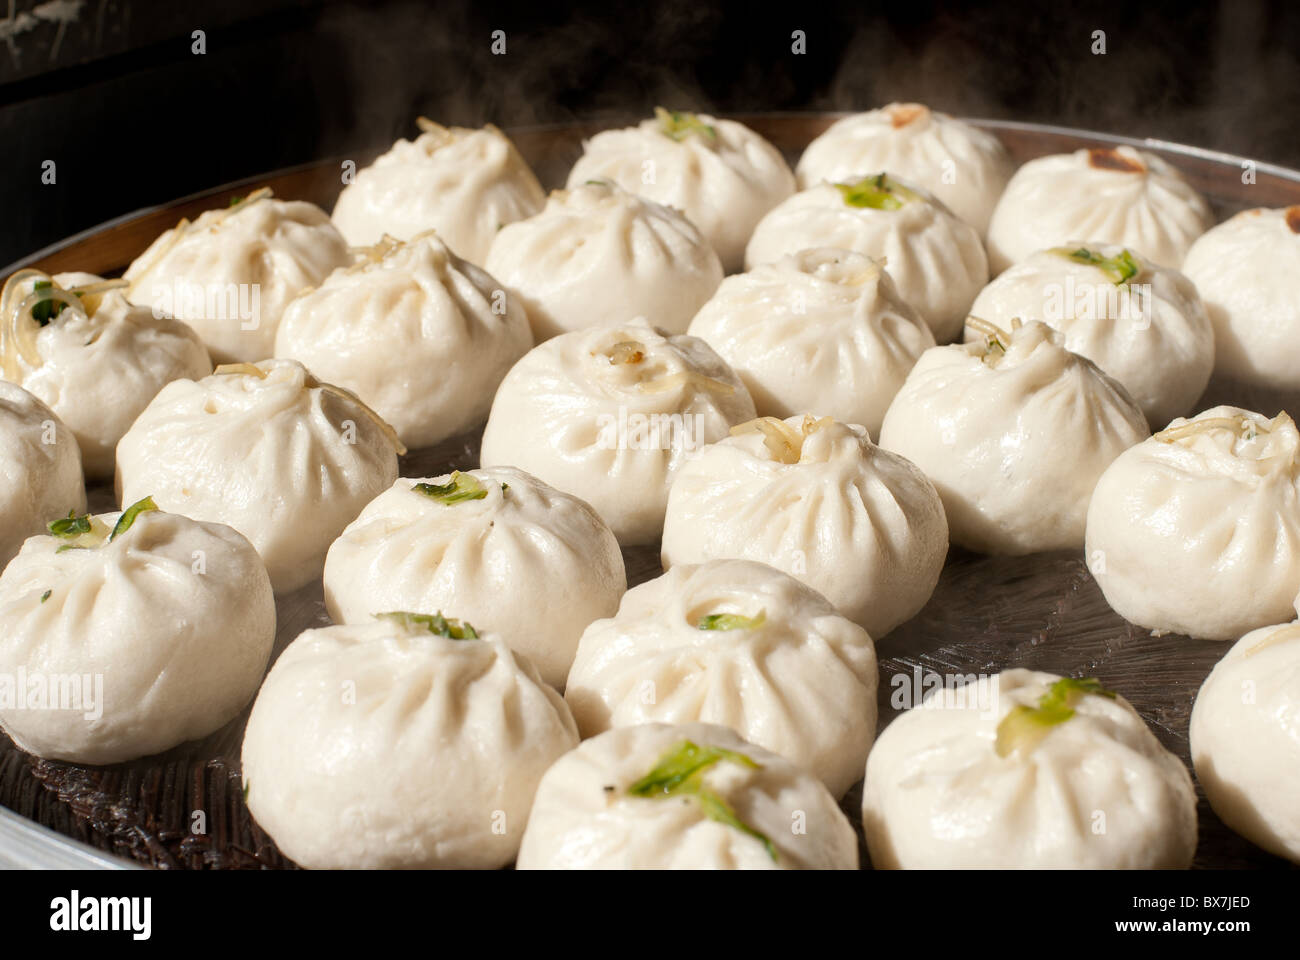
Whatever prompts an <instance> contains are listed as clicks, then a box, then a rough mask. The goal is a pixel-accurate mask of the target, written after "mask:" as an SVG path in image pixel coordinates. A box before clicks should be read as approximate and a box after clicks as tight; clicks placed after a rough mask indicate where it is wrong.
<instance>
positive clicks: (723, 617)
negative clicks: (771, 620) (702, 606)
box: [695, 610, 767, 630]
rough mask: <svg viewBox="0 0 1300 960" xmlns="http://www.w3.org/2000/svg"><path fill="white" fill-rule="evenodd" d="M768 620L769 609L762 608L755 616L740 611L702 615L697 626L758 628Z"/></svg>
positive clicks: (709, 628)
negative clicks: (748, 615) (745, 614)
mask: <svg viewBox="0 0 1300 960" xmlns="http://www.w3.org/2000/svg"><path fill="white" fill-rule="evenodd" d="M766 622H767V611H766V610H760V611H758V615H757V616H754V617H746V616H744V615H743V614H739V613H711V614H709V615H708V616H707V617H700V622H699V623H697V624H696V625H695V626H696V627H698V628H699V629H700V630H757V629H758V628H759V627H761V626H762V625H763V624H765V623H766Z"/></svg>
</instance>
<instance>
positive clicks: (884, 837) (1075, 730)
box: [862, 670, 1196, 870]
mask: <svg viewBox="0 0 1300 960" xmlns="http://www.w3.org/2000/svg"><path fill="white" fill-rule="evenodd" d="M862 820H863V826H864V827H865V828H866V834H867V848H868V849H869V850H870V852H871V862H872V865H873V866H875V867H876V868H877V869H894V870H896V869H905V870H915V869H922V870H926V869H928V870H935V869H954V868H1003V869H1005V868H1021V869H1039V870H1042V869H1092V870H1118V869H1128V870H1158V869H1166V870H1183V869H1186V868H1187V867H1189V866H1190V865H1191V862H1192V856H1193V855H1194V854H1195V852H1196V793H1195V791H1194V790H1193V788H1192V778H1191V777H1190V776H1189V775H1188V773H1187V768H1186V767H1184V766H1183V764H1182V762H1181V761H1180V760H1179V759H1178V758H1177V757H1175V756H1174V755H1173V754H1172V753H1170V752H1169V751H1168V750H1166V749H1165V748H1164V747H1163V746H1161V745H1160V742H1159V741H1158V740H1157V739H1156V738H1155V735H1154V734H1152V732H1151V731H1150V729H1148V727H1147V725H1146V723H1145V722H1144V721H1143V720H1142V717H1140V716H1139V715H1138V713H1137V711H1136V710H1134V709H1133V708H1132V707H1131V706H1130V705H1129V703H1128V701H1126V700H1125V699H1124V698H1123V697H1120V696H1118V695H1117V694H1115V693H1112V692H1111V691H1108V690H1106V689H1105V688H1103V687H1102V686H1101V684H1100V683H1098V682H1097V681H1096V680H1092V679H1083V680H1079V679H1074V678H1068V677H1058V676H1055V675H1054V674H1050V673H1036V672H1032V671H1029V670H1006V671H1004V672H1002V673H1000V674H997V675H995V676H992V677H987V676H981V677H979V678H978V679H977V680H974V681H973V682H970V683H968V684H966V685H964V686H959V687H942V688H939V689H936V690H935V691H933V692H932V693H931V694H930V695H929V696H927V697H926V699H925V700H924V701H923V702H922V703H921V704H920V705H919V706H917V707H915V708H913V709H911V710H908V711H907V712H906V713H904V714H903V715H902V716H900V717H898V718H897V719H896V720H895V721H894V722H893V723H891V724H890V725H889V726H888V727H886V728H885V730H884V732H883V733H881V735H880V738H879V739H878V740H877V741H876V745H875V746H874V747H872V749H871V755H870V756H869V757H868V758H867V779H866V786H865V787H864V789H863V795H862Z"/></svg>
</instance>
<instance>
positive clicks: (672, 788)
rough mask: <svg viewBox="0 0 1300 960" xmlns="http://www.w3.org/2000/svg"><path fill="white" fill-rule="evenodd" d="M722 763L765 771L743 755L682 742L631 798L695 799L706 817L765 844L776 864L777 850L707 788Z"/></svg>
mask: <svg viewBox="0 0 1300 960" xmlns="http://www.w3.org/2000/svg"><path fill="white" fill-rule="evenodd" d="M721 762H727V763H735V764H738V765H739V766H742V767H747V768H749V769H750V770H761V769H762V767H761V766H760V765H759V764H757V763H755V762H754V761H753V760H751V759H750V758H749V757H747V756H745V755H744V754H743V753H736V752H735V751H732V750H724V749H722V748H721V747H701V746H699V745H698V744H695V743H692V742H691V741H690V740H683V741H682V742H681V743H679V744H677V745H676V746H675V747H673V748H672V749H670V750H669V751H668V752H667V753H665V754H664V755H663V756H661V757H660V758H659V762H658V763H657V764H656V765H655V768H654V769H653V770H651V771H650V772H649V773H647V774H646V775H645V776H644V777H642V778H641V779H640V780H638V781H637V782H636V783H634V784H632V785H631V786H630V787H628V788H627V792H628V795H629V796H633V797H644V798H646V799H650V800H663V799H668V798H671V797H683V798H685V797H695V799H696V801H697V802H698V803H699V804H700V809H701V810H702V811H703V812H704V815H705V816H707V817H708V818H709V819H710V820H715V821H717V822H718V823H722V824H725V825H726V826H729V827H731V828H733V829H735V830H739V831H740V832H741V833H743V834H745V835H746V836H750V837H753V838H754V839H755V840H757V841H759V842H760V843H761V844H763V847H764V849H765V850H767V855H768V856H769V857H771V858H772V861H773V862H776V861H777V855H776V847H775V846H774V845H773V844H772V841H771V840H770V839H769V838H768V837H766V836H765V835H763V834H762V833H759V832H758V831H757V830H755V829H753V828H752V827H750V826H749V825H748V824H746V823H744V822H743V821H742V820H741V819H740V818H739V817H738V816H737V815H736V811H735V810H734V809H732V807H731V805H730V804H728V803H727V801H725V800H723V799H722V798H721V797H720V796H718V795H717V794H716V793H714V792H713V791H712V790H710V789H709V788H708V787H707V786H706V785H705V783H704V775H705V774H706V773H707V772H708V771H709V770H710V769H712V768H713V766H714V765H716V764H718V763H721Z"/></svg>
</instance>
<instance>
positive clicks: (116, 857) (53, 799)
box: [0, 114, 1300, 869]
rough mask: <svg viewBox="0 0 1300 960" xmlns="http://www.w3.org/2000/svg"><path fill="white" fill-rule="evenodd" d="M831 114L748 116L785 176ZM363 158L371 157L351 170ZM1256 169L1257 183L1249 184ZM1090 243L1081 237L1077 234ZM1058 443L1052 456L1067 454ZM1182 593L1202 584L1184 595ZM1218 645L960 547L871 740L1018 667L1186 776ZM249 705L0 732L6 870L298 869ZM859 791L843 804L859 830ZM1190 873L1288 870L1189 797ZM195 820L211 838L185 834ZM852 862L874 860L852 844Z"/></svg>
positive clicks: (1256, 193) (326, 190)
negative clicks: (215, 714) (186, 729)
mask: <svg viewBox="0 0 1300 960" xmlns="http://www.w3.org/2000/svg"><path fill="white" fill-rule="evenodd" d="M837 117H838V115H833V114H760V115H751V116H741V117H738V118H737V119H740V120H742V121H743V122H745V123H747V124H748V125H749V126H751V127H753V128H754V129H755V130H757V131H758V132H759V133H761V134H763V136H765V137H767V138H768V139H769V140H771V141H772V142H773V143H774V144H776V145H777V146H778V147H779V148H780V149H781V150H783V151H784V152H785V154H786V157H787V158H788V159H789V160H790V161H791V162H792V163H793V162H794V161H795V160H797V159H798V155H799V153H800V152H801V151H802V149H803V148H804V147H805V146H806V145H807V144H808V143H809V141H811V140H812V139H813V137H815V136H817V135H818V134H820V133H821V132H822V131H823V130H825V129H826V128H827V127H828V126H829V125H830V124H831V123H832V122H834V120H836V119H837ZM973 122H974V123H976V125H977V126H981V127H984V128H985V129H988V130H990V131H992V132H993V133H995V134H996V135H997V136H998V137H1000V138H1001V140H1002V142H1003V143H1005V144H1006V146H1007V148H1008V149H1009V150H1010V152H1011V154H1012V156H1013V157H1014V159H1015V160H1016V162H1017V163H1023V162H1025V161H1026V160H1029V159H1032V158H1033V157H1037V156H1042V155H1045V154H1051V153H1063V152H1066V151H1070V150H1075V149H1078V148H1080V147H1099V146H1114V145H1118V144H1129V145H1132V146H1135V147H1140V148H1142V149H1144V150H1149V151H1151V152H1153V153H1156V154H1159V155H1160V156H1163V157H1164V158H1166V159H1167V160H1169V161H1170V162H1172V163H1173V164H1175V165H1176V166H1177V167H1179V168H1180V169H1181V170H1182V171H1183V173H1184V174H1186V176H1187V177H1188V179H1189V180H1190V181H1191V182H1192V184H1193V185H1194V186H1195V187H1196V188H1197V189H1198V190H1200V191H1201V192H1202V193H1203V194H1205V195H1206V197H1207V198H1209V200H1210V202H1211V203H1212V204H1213V206H1214V208H1215V212H1216V214H1217V215H1218V217H1219V219H1220V220H1222V219H1223V218H1224V217H1226V216H1228V215H1230V214H1232V213H1234V212H1236V211H1237V210H1240V209H1244V208H1246V207H1260V206H1262V207H1281V206H1290V205H1292V204H1297V203H1300V172H1297V171H1293V170H1286V169H1282V168H1279V167H1274V166H1270V165H1268V164H1263V163H1259V164H1253V163H1251V164H1248V163H1247V161H1245V160H1244V159H1243V158H1240V157H1235V156H1229V155H1226V154H1219V153H1212V152H1209V151H1205V150H1199V149H1195V148H1192V147H1185V146H1180V145H1177V144H1171V143H1164V142H1161V141H1154V140H1146V141H1140V140H1131V139H1125V138H1120V137H1112V136H1107V135H1104V134H1097V133H1088V132H1084V131H1078V130H1070V129H1064V128H1057V127H1045V126H1037V125H1033V124H1024V123H1008V122H997V121H973ZM599 129H600V128H598V127H595V126H590V125H586V126H580V125H566V126H562V127H543V128H537V127H534V128H528V129H520V130H514V131H510V135H511V137H512V138H513V139H514V141H515V143H516V144H517V145H518V147H519V149H520V150H521V152H522V153H523V154H524V156H525V157H526V158H527V159H528V161H529V163H530V164H532V166H533V169H534V170H535V171H536V172H537V175H538V177H539V178H540V179H541V181H542V183H543V184H544V185H545V186H547V187H558V186H562V185H563V183H564V179H565V176H566V175H567V173H568V170H569V168H570V166H572V164H573V162H574V161H575V160H576V159H577V158H578V156H579V154H580V153H581V151H582V141H583V139H584V138H586V137H590V136H592V135H593V134H595V133H596V132H598V130H599ZM353 159H356V160H358V162H359V163H363V162H368V160H369V158H353ZM1248 168H1250V169H1252V170H1253V173H1254V182H1253V183H1246V182H1243V179H1246V180H1249V179H1251V178H1250V177H1245V178H1243V174H1244V173H1245V172H1246V170H1247V169H1248ZM340 171H341V161H340V160H329V161H322V162H320V163H315V164H311V165H308V166H303V167H297V168H294V169H290V170H284V171H280V172H278V173H273V174H270V175H267V176H262V177H257V178H254V179H250V180H246V181H243V182H240V183H234V184H230V185H227V186H225V187H220V188H218V189H216V190H211V191H208V192H206V193H203V194H199V195H196V196H193V197H188V198H186V199H183V200H178V201H176V202H175V203H171V204H168V205H166V206H164V207H158V208H154V209H150V210H144V211H140V212H137V213H133V214H129V215H127V216H125V217H121V218H119V219H117V220H113V221H111V222H109V223H106V224H104V225H102V226H100V227H96V228H94V229H92V230H88V231H86V232H84V233H81V234H78V235H77V236H74V237H71V238H69V239H68V240H65V241H63V242H62V243H58V244H55V245H54V246H52V247H48V248H46V249H45V250H41V251H40V252H38V253H35V254H33V255H32V256H30V257H28V258H26V259H25V260H23V261H21V262H19V263H15V264H13V265H11V266H10V267H8V268H7V269H6V270H5V275H8V274H9V273H11V272H12V271H13V270H15V269H17V268H18V267H20V266H36V267H39V268H41V269H43V270H45V271H47V272H50V273H54V272H57V271H62V270H85V271H90V272H92V273H97V274H101V275H109V276H113V275H116V274H118V273H119V272H120V271H121V270H123V269H124V268H125V267H126V265H127V264H128V263H130V262H131V260H132V259H133V258H134V257H135V256H136V255H137V254H139V253H140V252H141V251H143V250H144V249H145V247H146V246H148V244H149V243H151V242H152V241H153V240H154V238H155V237H157V236H158V234H160V233H161V232H162V231H164V230H166V229H168V228H169V227H172V226H174V225H175V223H176V221H177V220H179V219H180V218H181V217H183V216H184V217H190V218H191V219H192V218H193V217H195V216H197V215H198V214H199V213H201V212H202V211H204V210H206V209H208V208H210V207H224V206H225V205H226V203H227V200H228V198H230V197H232V196H236V195H241V194H244V193H247V192H248V190H249V189H250V188H251V187H254V186H262V185H265V186H270V187H272V188H273V189H274V190H275V194H276V196H278V197H282V198H293V199H302V200H310V201H312V202H314V203H317V204H320V205H321V206H322V207H324V208H325V209H326V210H329V209H331V208H332V206H333V203H334V200H335V197H336V196H337V195H338V192H339V189H340V188H341V177H340ZM1081 239H1086V238H1081ZM1223 402H1231V403H1235V404H1237V405H1240V406H1244V407H1247V408H1249V409H1254V410H1258V411H1260V412H1262V413H1265V414H1268V415H1270V416H1271V415H1273V414H1275V413H1276V412H1277V411H1278V410H1280V409H1286V408H1289V409H1290V411H1291V412H1292V413H1293V414H1300V395H1292V396H1290V397H1284V396H1276V395H1273V396H1269V395H1265V394H1263V393H1261V392H1260V391H1257V390H1252V389H1250V388H1246V387H1242V386H1239V385H1234V384H1231V383H1225V382H1218V381H1216V382H1212V383H1211V384H1210V387H1209V389H1208V390H1207V392H1206V395H1205V397H1203V398H1202V400H1201V403H1200V405H1199V406H1198V409H1204V408H1205V407H1208V406H1211V405H1213V404H1215V403H1223ZM1069 442H1070V440H1069V438H1068V437H1063V438H1062V443H1069ZM478 443H479V435H478V434H477V433H475V434H473V435H469V436H465V437H461V438H458V439H456V440H453V441H449V442H447V443H444V444H442V445H440V446H439V447H437V448H434V449H430V450H421V451H415V452H414V453H412V454H411V455H409V456H407V457H404V458H403V460H402V464H401V475H402V476H404V477H417V476H432V475H437V474H440V473H444V472H446V471H448V470H451V469H462V470H464V469H469V468H472V467H475V466H477V465H478ZM115 508H116V504H115V503H114V501H113V492H112V489H111V486H104V487H99V488H95V489H92V491H91V509H92V510H95V511H106V510H112V509H115ZM624 556H625V559H626V561H627V573H628V582H629V585H632V586H635V585H636V584H639V583H643V582H645V581H646V580H649V579H652V578H653V577H655V576H657V575H658V574H659V573H660V566H659V551H658V549H657V548H644V547H642V548H636V549H632V550H626V551H624ZM1187 587H1188V589H1189V590H1195V589H1197V585H1196V584H1188V585H1187ZM277 611H278V614H279V628H278V634H277V637H276V648H275V651H274V654H273V656H278V654H279V652H280V651H281V650H283V649H284V647H285V645H286V644H288V643H289V641H291V640H292V639H293V638H294V637H296V636H297V635H298V634H299V633H300V632H302V631H303V630H305V629H307V628H309V627H318V626H324V625H326V624H328V623H329V619H328V617H327V616H326V613H325V608H324V602H323V600H322V594H321V587H320V584H319V583H318V584H316V585H314V586H309V587H306V588H303V589H302V590H300V591H298V592H297V593H294V594H291V595H289V596H285V597H281V598H279V599H278V601H277ZM1228 646H1229V645H1228V644H1226V643H1217V642H1213V641H1205V640H1193V639H1189V638H1187V637H1182V636H1172V635H1169V636H1162V637H1154V636H1152V635H1151V634H1150V633H1149V632H1148V631H1146V630H1142V629H1139V628H1137V627H1134V626H1132V625H1130V624H1128V623H1126V622H1125V621H1124V620H1122V619H1121V618H1120V617H1119V616H1118V615H1116V614H1115V613H1114V612H1113V611H1111V609H1110V607H1109V606H1108V605H1107V604H1106V601H1105V599H1104V598H1103V597H1102V595H1101V591H1100V590H1099V589H1098V587H1097V585H1096V583H1094V582H1093V579H1092V577H1091V576H1090V575H1089V573H1088V570H1087V568H1086V566H1085V565H1084V561H1083V557H1082V555H1081V553H1056V554H1039V555H1035V556H1030V557H1018V558H995V557H983V556H977V555H974V554H970V553H966V552H964V551H961V550H959V549H957V548H954V549H953V551H952V552H951V553H950V555H949V557H948V562H947V565H946V567H945V568H944V572H943V576H942V578H941V579H940V581H939V585H938V587H937V589H936V590H935V592H934V596H933V597H932V598H931V600H930V602H929V604H928V605H927V606H926V607H925V609H924V610H923V611H922V612H921V613H920V614H919V615H918V616H916V617H915V618H914V619H913V620H912V621H910V622H909V623H907V624H904V625H903V626H902V627H899V628H898V629H897V630H895V631H894V632H893V633H891V634H889V635H888V636H886V637H883V638H877V640H876V649H877V652H878V654H879V658H880V696H879V706H880V717H881V726H882V728H883V727H884V726H885V725H886V724H888V723H889V722H890V721H891V720H892V719H893V718H894V717H895V716H897V710H896V709H895V707H894V706H893V705H891V702H890V700H891V696H892V695H894V694H895V692H896V691H897V690H898V689H899V688H898V686H897V684H898V683H899V682H900V681H899V680H897V679H895V678H898V677H900V676H901V677H905V678H907V679H908V684H907V688H908V689H912V687H913V683H914V680H913V679H912V678H919V677H926V676H930V677H932V676H933V675H936V674H937V675H939V676H941V677H951V676H954V675H968V674H978V673H994V672H997V671H999V670H1003V669H1007V668H1010V667H1028V668H1033V669H1038V670H1048V671H1051V672H1054V673H1059V674H1072V675H1078V676H1092V677H1097V678H1099V679H1100V680H1101V681H1102V683H1104V684H1105V685H1106V686H1107V687H1109V688H1110V689H1113V690H1117V691H1119V692H1120V693H1122V694H1123V695H1124V696H1125V697H1127V698H1128V700H1129V701H1131V702H1132V704H1133V706H1134V707H1136V708H1137V710H1138V712H1140V713H1141V714H1142V716H1143V718H1144V719H1145V720H1146V721H1147V722H1148V723H1149V724H1150V725H1151V727H1152V729H1153V730H1154V731H1155V733H1156V735H1157V736H1158V737H1159V738H1160V741H1161V742H1162V743H1163V744H1164V745H1165V746H1166V747H1168V748H1169V749H1170V750H1172V751H1173V752H1174V753H1176V754H1177V755H1178V756H1179V757H1180V758H1181V759H1182V761H1183V762H1184V763H1186V764H1187V765H1188V767H1189V768H1190V766H1191V761H1190V757H1189V753H1188V739H1187V736H1188V735H1187V724H1188V718H1189V716H1190V713H1191V707H1192V702H1193V700H1194V699H1195V697H1196V692H1197V690H1198V689H1199V688H1200V685H1201V682H1202V681H1203V680H1204V679H1205V677H1206V675H1207V674H1208V673H1209V672H1210V669H1211V668H1212V667H1213V666H1214V664H1215V663H1216V662H1217V661H1218V659H1219V658H1220V657H1221V656H1223V654H1224V653H1226V652H1227V650H1228ZM247 717H248V709H247V708H246V709H245V710H244V712H243V713H242V714H241V715H240V716H239V717H237V718H236V719H235V720H233V721H231V722H230V723H229V724H227V725H226V726H225V727H224V728H223V729H221V730H219V731H218V732H217V733H215V734H213V735H212V736H210V737H208V738H206V739H204V740H202V741H198V742H193V743H187V744H183V745H181V746H179V747H176V748H175V749H173V750H170V751H168V752H167V753H165V754H161V755H158V756H154V757H148V758H145V759H142V760H138V761H135V762H133V763H127V764H121V765H118V766H113V767H79V766H75V765H72V764H67V763H60V762H55V761H48V760H42V759H40V758H38V757H33V756H29V755H28V754H25V753H23V752H22V751H20V750H18V749H17V748H16V747H14V745H13V743H12V742H11V741H10V740H9V739H8V738H7V737H5V736H4V735H3V734H0V865H11V866H77V867H87V866H103V867H121V866H130V865H132V864H136V865H144V866H155V867H169V868H196V869H203V868H284V867H292V866H294V865H293V864H292V863H291V862H290V861H288V860H287V859H286V858H285V857H284V856H283V855H281V854H280V852H279V851H278V850H277V849H276V847H275V843H274V842H273V841H272V840H271V839H270V837H268V836H267V835H266V833H264V832H263V831H262V830H260V829H259V828H258V827H257V825H256V824H255V823H254V822H253V821H252V818H251V817H250V816H249V813H248V810H247V808H246V807H245V806H244V803H243V799H242V794H241V789H240V781H239V772H238V771H239V749H240V742H241V740H242V736H243V730H244V724H245V721H246V720H247ZM861 794H862V787H861V784H860V783H859V784H858V785H857V786H855V787H854V788H853V789H852V790H850V791H849V793H848V795H847V796H845V797H844V799H843V803H842V806H843V809H844V811H845V813H846V814H847V815H848V817H849V820H850V821H851V822H852V823H853V824H854V825H855V827H856V828H857V829H858V830H859V837H860V836H861V817H860V813H859V805H860V801H861ZM1198 797H1199V808H1198V814H1199V817H1200V845H1199V847H1198V849H1197V854H1196V862H1195V866H1197V867H1201V868H1234V867H1235V868H1243V867H1264V868H1274V869H1278V868H1286V867H1287V864H1286V863H1285V862H1284V861H1282V860H1280V859H1278V858H1276V857H1273V856H1270V855H1269V854H1266V853H1264V852H1263V851H1261V850H1259V849H1258V848H1257V847H1255V846H1253V845H1252V844H1250V843H1249V842H1247V841H1246V840H1244V839H1242V838H1240V837H1238V836H1237V835H1235V834H1234V833H1232V832H1231V831H1230V830H1228V829H1227V828H1226V827H1225V826H1224V825H1223V824H1222V823H1221V822H1220V820H1219V819H1218V817H1216V816H1215V815H1214V812H1213V811H1212V810H1211V809H1210V806H1209V804H1208V803H1207V802H1206V800H1205V797H1204V794H1203V793H1202V792H1201V791H1200V789H1199V787H1198ZM6 807H7V808H8V809H4V808H6ZM196 811H202V812H203V819H204V820H206V832H205V833H195V832H192V829H191V827H192V825H193V824H194V823H195V822H196V817H195V812H196ZM861 856H862V863H863V865H864V866H866V865H868V864H869V863H870V858H869V857H868V855H867V850H866V847H865V845H861Z"/></svg>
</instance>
